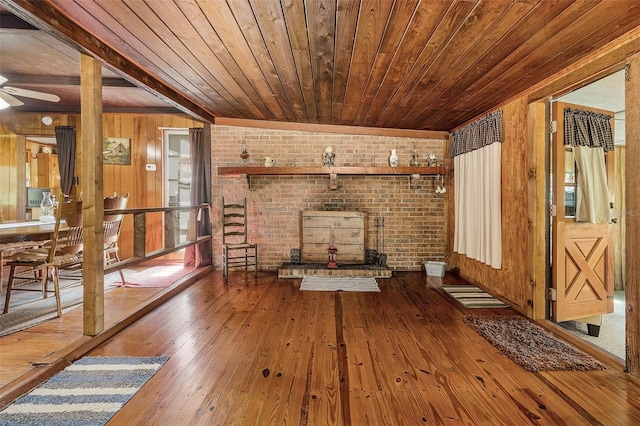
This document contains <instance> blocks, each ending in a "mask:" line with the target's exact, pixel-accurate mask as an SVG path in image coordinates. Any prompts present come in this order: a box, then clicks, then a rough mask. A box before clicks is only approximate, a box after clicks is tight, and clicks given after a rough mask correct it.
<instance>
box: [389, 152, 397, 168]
mask: <svg viewBox="0 0 640 426" xmlns="http://www.w3.org/2000/svg"><path fill="white" fill-rule="evenodd" d="M389 165H390V166H391V167H398V154H396V150H395V149H392V150H391V155H390V156H389Z"/></svg>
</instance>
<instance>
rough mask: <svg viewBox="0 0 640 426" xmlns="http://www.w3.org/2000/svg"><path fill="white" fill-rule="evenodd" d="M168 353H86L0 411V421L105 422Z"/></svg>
mask: <svg viewBox="0 0 640 426" xmlns="http://www.w3.org/2000/svg"><path fill="white" fill-rule="evenodd" d="M167 359H168V357H166V356H158V357H147V358H137V357H85V358H82V359H80V360H78V361H76V362H74V363H73V364H72V365H70V366H68V367H67V368H65V369H64V370H62V371H61V372H59V373H58V374H56V375H55V376H53V377H52V378H51V379H49V380H48V381H47V382H45V383H43V384H42V385H40V386H38V387H37V388H35V389H34V390H32V391H31V392H30V393H29V394H27V395H25V396H23V397H21V398H19V399H17V400H16V401H15V402H14V403H13V404H11V405H9V406H8V407H7V408H5V409H4V410H3V411H2V412H0V425H16V426H21V425H39V426H48V425H70V426H71V425H73V426H76V425H104V424H105V423H106V422H107V421H109V419H110V418H111V416H113V415H114V414H115V413H116V412H117V411H118V410H119V409H120V408H121V407H122V406H123V405H124V404H125V403H126V402H127V401H128V400H129V399H131V397H132V396H133V395H134V394H135V393H136V392H137V391H138V389H140V388H141V387H142V386H143V385H144V384H145V383H146V382H147V380H149V379H150V378H151V376H153V375H154V374H155V372H156V371H158V369H159V368H160V367H162V365H163V364H164V363H165V362H166V361H167Z"/></svg>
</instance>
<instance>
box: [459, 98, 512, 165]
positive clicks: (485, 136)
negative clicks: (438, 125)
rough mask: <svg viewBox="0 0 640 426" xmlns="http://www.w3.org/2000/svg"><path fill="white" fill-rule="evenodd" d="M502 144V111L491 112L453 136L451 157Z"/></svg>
mask: <svg viewBox="0 0 640 426" xmlns="http://www.w3.org/2000/svg"><path fill="white" fill-rule="evenodd" d="M494 142H502V110H498V111H494V112H491V113H489V114H487V115H485V116H484V117H482V118H480V119H478V120H476V121H474V122H473V123H471V124H469V125H467V126H464V127H463V128H461V129H459V130H457V131H455V132H453V133H452V135H451V156H452V157H455V156H457V155H460V154H466V153H468V152H471V151H474V150H476V149H480V148H482V147H485V146H487V145H491V144H492V143H494Z"/></svg>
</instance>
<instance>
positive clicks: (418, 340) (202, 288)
mask: <svg viewBox="0 0 640 426" xmlns="http://www.w3.org/2000/svg"><path fill="white" fill-rule="evenodd" d="M449 279H450V278H449V277H445V278H444V279H443V280H442V282H443V283H444V282H446V281H448V280H449ZM378 282H379V283H380V287H381V290H382V291H381V293H356V292H308V291H300V289H299V287H300V286H299V283H300V280H279V279H278V278H277V276H276V274H275V273H265V272H263V273H261V274H260V277H259V278H258V280H257V281H254V280H253V277H252V276H251V274H249V275H247V276H245V275H244V274H242V273H232V274H231V275H230V281H229V285H224V283H223V279H222V273H221V272H220V271H216V272H213V273H211V274H209V275H207V276H206V277H204V278H203V279H200V280H199V281H197V282H196V283H194V284H192V285H190V286H189V287H188V288H186V289H184V290H183V291H181V292H180V293H177V294H175V295H174V297H173V298H172V299H171V300H169V301H168V302H166V303H164V304H162V305H160V306H158V307H156V308H155V309H154V310H153V311H152V312H150V313H148V314H147V315H146V316H144V317H143V318H141V319H139V320H138V321H137V322H135V323H134V324H132V325H130V326H128V327H127V328H125V329H123V330H122V331H120V332H119V333H118V334H117V335H115V336H113V337H112V338H110V339H108V340H106V341H105V342H104V343H103V344H102V345H100V346H98V347H96V348H95V349H93V350H91V351H89V353H88V354H87V355H93V356H96V355H101V356H127V355H129V356H155V355H167V356H169V357H170V358H169V360H168V361H167V363H166V364H165V365H164V366H163V367H162V368H161V369H160V370H159V371H158V373H156V375H155V376H154V377H153V378H152V379H151V380H150V381H149V382H148V383H147V384H146V385H145V386H144V387H143V388H142V389H141V390H140V391H139V392H138V393H137V394H136V395H135V396H134V397H133V398H132V400H131V401H129V402H128V403H127V404H126V405H125V406H124V407H123V408H122V409H121V410H120V411H119V412H118V413H117V414H116V415H115V416H114V417H113V418H112V420H111V421H110V422H109V423H108V424H109V425H121V424H122V425H132V424H153V425H175V424H180V425H183V424H184V425H186V424H189V425H213V424H215V425H218V424H229V425H254V424H259V425H264V424H275V423H278V424H300V425H327V424H342V425H419V424H487V425H496V424H510V425H513V424H538V423H540V424H570V425H578V424H603V425H613V424H615V425H625V424H638V423H640V381H638V380H635V379H633V378H631V377H630V376H628V375H626V374H625V373H623V372H622V371H621V369H622V368H621V366H620V364H615V363H612V362H610V361H611V360H610V359H604V360H603V361H604V362H606V363H607V367H608V368H607V369H606V370H604V371H590V372H567V371H564V372H540V373H530V372H527V371H526V370H524V369H523V368H521V367H520V366H519V365H517V364H515V363H513V362H512V361H510V360H509V359H508V358H506V357H505V356H503V355H501V354H500V353H498V352H497V350H496V349H495V348H494V347H493V346H491V345H490V344H489V343H488V342H487V341H485V340H484V339H483V338H482V337H480V336H479V335H477V334H476V333H475V332H474V331H472V330H471V329H470V328H468V327H467V326H466V325H464V324H463V322H462V318H463V317H464V315H466V314H468V313H469V312H470V311H469V310H466V309H464V308H463V307H462V306H461V305H459V304H458V303H457V302H455V301H454V300H453V299H450V298H449V297H448V296H446V295H445V294H444V293H443V292H442V291H441V290H440V289H438V288H437V287H438V286H439V285H440V282H441V280H440V279H437V278H428V279H427V278H426V277H425V275H424V273H423V272H396V273H394V277H393V278H390V279H384V280H382V279H380V280H378ZM131 299H132V298H131V297H130V298H129V300H131ZM131 303H133V302H131ZM473 313H474V314H476V313H482V314H492V315H505V314H513V312H512V311H510V310H508V309H483V310H478V309H474V310H473ZM58 327H62V325H58ZM23 333H27V332H23ZM38 333H39V334H35V333H34V332H32V333H31V335H30V336H29V337H30V339H29V340H26V339H23V340H20V341H17V340H16V339H15V338H14V339H13V341H11V342H9V341H5V338H2V339H0V345H2V350H1V353H0V361H1V362H2V370H3V376H2V377H5V376H4V370H5V369H12V368H14V366H16V364H15V363H16V360H15V359H12V360H10V362H7V361H8V358H5V348H6V347H5V342H7V343H9V345H10V346H11V348H14V349H15V348H16V347H17V346H14V345H21V346H22V347H23V348H24V349H25V351H26V353H30V354H32V355H30V358H29V359H31V360H34V359H37V357H36V355H33V354H35V353H36V352H38V351H39V352H40V353H41V354H42V357H46V356H49V357H51V350H52V348H51V347H50V345H54V343H53V342H51V341H49V340H47V339H48V338H47V333H48V332H47V331H45V330H43V329H42V328H41V329H39V331H38ZM8 337H10V336H8ZM22 337H26V334H24V335H22ZM40 339H44V341H46V342H47V343H43V344H42V345H41V344H39V343H38V342H39V341H40ZM27 342H28V343H27ZM36 346H37V350H36V349H35V347H36ZM54 346H55V345H54ZM47 348H48V349H49V352H48V353H47V352H46V351H47ZM54 352H55V351H54ZM76 353H79V351H78V350H76ZM57 356H60V352H58V353H57ZM78 356H80V354H78ZM22 362H23V363H24V359H23V360H22ZM16 368H17V366H16ZM5 380H6V379H5ZM2 383H3V384H4V383H6V382H5V381H3V382H2Z"/></svg>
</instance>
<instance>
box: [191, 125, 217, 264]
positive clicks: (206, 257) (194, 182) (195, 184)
mask: <svg viewBox="0 0 640 426" xmlns="http://www.w3.org/2000/svg"><path fill="white" fill-rule="evenodd" d="M205 128H206V129H207V131H210V130H209V129H210V128H209V126H205ZM204 131H205V129H203V128H191V129H189V141H190V143H191V204H192V205H198V204H208V205H209V206H211V198H212V197H211V146H210V145H209V144H208V143H206V142H205V138H204ZM192 218H194V215H189V220H192ZM195 220H196V226H195V229H196V235H195V236H196V237H199V236H202V235H210V234H211V220H210V218H209V210H204V209H203V210H201V211H200V212H198V213H197V215H195ZM189 225H190V227H191V224H189ZM212 254H213V251H212V249H211V241H207V242H204V243H200V244H196V245H193V246H189V247H187V250H186V252H185V256H184V264H185V266H194V267H196V268H197V267H200V266H206V265H211V264H212V262H213V256H212Z"/></svg>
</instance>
